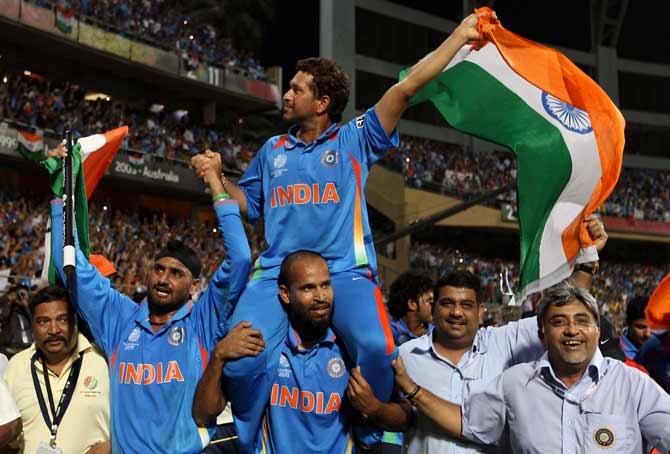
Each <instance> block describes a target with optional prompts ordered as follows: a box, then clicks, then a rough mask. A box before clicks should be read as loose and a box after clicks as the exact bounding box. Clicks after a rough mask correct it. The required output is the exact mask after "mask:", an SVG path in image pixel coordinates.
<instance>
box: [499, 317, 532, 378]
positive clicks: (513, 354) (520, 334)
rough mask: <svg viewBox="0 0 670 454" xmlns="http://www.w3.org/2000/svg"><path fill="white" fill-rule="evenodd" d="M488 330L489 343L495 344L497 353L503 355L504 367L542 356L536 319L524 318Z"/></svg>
mask: <svg viewBox="0 0 670 454" xmlns="http://www.w3.org/2000/svg"><path fill="white" fill-rule="evenodd" d="M489 330H490V334H489V336H490V337H489V342H495V343H496V344H497V345H498V347H499V351H500V352H501V353H502V354H503V355H505V358H504V360H505V361H504V362H505V363H506V367H510V366H513V365H515V364H519V363H524V362H529V361H535V360H536V359H538V358H539V357H540V356H542V355H543V354H544V346H543V345H542V341H541V340H540V336H539V334H538V327H537V317H530V318H524V319H522V320H519V321H518V322H510V323H508V324H507V325H505V326H501V327H499V328H489Z"/></svg>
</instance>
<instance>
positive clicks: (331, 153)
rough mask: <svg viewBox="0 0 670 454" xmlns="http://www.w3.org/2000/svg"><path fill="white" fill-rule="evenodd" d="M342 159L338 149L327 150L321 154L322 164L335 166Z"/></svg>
mask: <svg viewBox="0 0 670 454" xmlns="http://www.w3.org/2000/svg"><path fill="white" fill-rule="evenodd" d="M339 161H340V153H339V152H338V151H336V150H326V151H324V152H323V154H322V155H321V165H323V166H324V167H333V166H335V165H337V163H338V162H339Z"/></svg>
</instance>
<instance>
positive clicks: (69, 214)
mask: <svg viewBox="0 0 670 454" xmlns="http://www.w3.org/2000/svg"><path fill="white" fill-rule="evenodd" d="M65 148H66V149H67V156H66V157H65V158H63V176H64V178H63V208H64V210H65V216H64V218H65V219H64V223H65V225H64V228H63V236H64V238H63V271H64V272H65V276H66V277H67V280H68V282H67V287H68V288H72V286H71V284H72V283H71V282H69V281H71V280H72V279H73V278H74V271H75V267H76V254H75V243H74V179H73V177H72V174H73V172H72V167H73V164H72V163H73V159H72V148H73V144H72V131H71V130H69V129H68V130H67V131H65Z"/></svg>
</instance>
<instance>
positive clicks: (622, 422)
mask: <svg viewBox="0 0 670 454" xmlns="http://www.w3.org/2000/svg"><path fill="white" fill-rule="evenodd" d="M583 437H584V446H585V447H586V450H585V452H587V453H599V452H603V453H604V452H607V453H609V454H629V453H631V452H632V451H631V450H632V448H633V446H634V444H635V428H634V427H633V426H632V425H631V423H630V421H628V420H627V418H626V417H624V416H618V415H604V414H593V413H591V414H587V415H586V427H585V430H584V434H583Z"/></svg>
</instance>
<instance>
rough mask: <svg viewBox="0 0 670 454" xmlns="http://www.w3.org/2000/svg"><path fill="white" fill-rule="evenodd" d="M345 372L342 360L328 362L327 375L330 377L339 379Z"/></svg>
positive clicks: (335, 359) (334, 359)
mask: <svg viewBox="0 0 670 454" xmlns="http://www.w3.org/2000/svg"><path fill="white" fill-rule="evenodd" d="M345 370H346V369H345V367H344V361H342V358H331V359H330V361H328V375H330V376H331V377H333V378H340V377H342V376H343V375H344V371H345Z"/></svg>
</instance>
